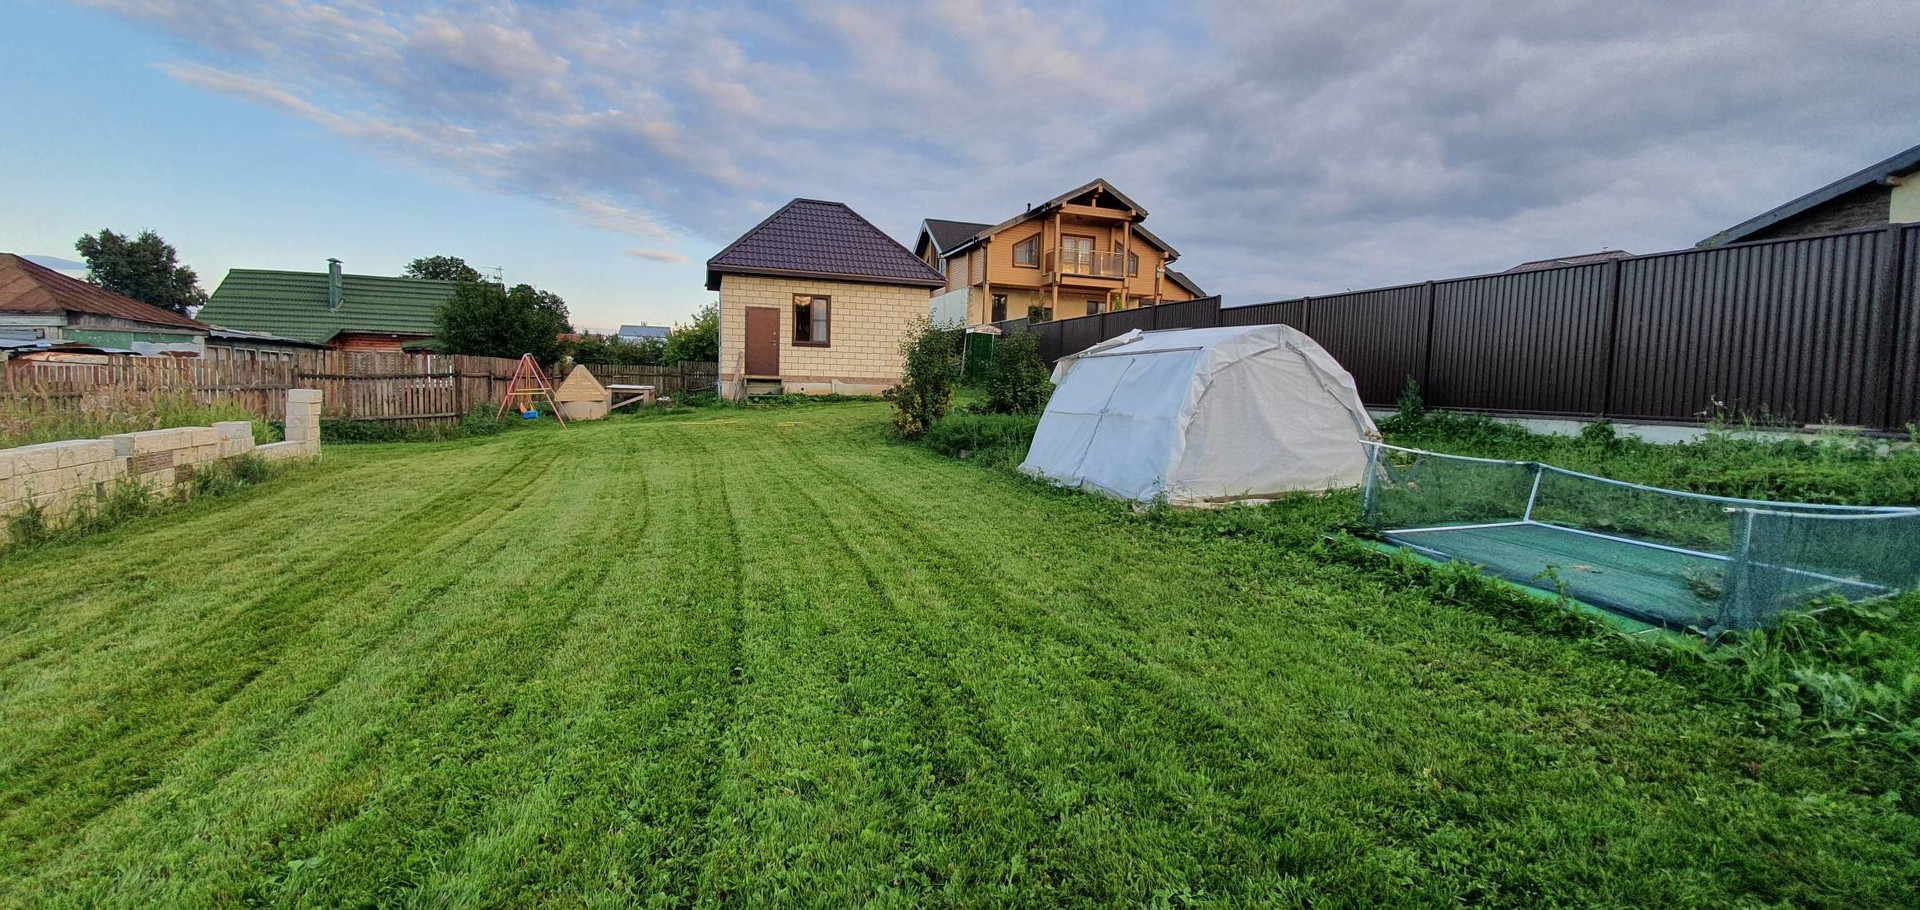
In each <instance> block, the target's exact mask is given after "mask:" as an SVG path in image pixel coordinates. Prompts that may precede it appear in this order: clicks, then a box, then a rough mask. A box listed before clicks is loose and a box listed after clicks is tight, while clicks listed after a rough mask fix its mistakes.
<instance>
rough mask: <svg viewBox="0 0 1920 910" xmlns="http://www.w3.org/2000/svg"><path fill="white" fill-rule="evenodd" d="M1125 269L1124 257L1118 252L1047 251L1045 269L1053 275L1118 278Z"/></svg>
mask: <svg viewBox="0 0 1920 910" xmlns="http://www.w3.org/2000/svg"><path fill="white" fill-rule="evenodd" d="M1125 269H1126V262H1125V257H1124V256H1123V255H1122V254H1120V253H1109V252H1105V251H1102V250H1075V249H1064V250H1048V251H1047V271H1048V272H1051V273H1053V274H1054V275H1085V276H1089V277H1093V278H1119V277H1121V276H1122V275H1123V274H1125Z"/></svg>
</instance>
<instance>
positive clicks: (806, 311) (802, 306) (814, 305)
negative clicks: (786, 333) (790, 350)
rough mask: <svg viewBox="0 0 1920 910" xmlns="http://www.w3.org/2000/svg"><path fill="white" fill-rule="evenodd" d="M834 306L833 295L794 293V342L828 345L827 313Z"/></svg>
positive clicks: (816, 345)
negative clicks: (819, 295)
mask: <svg viewBox="0 0 1920 910" xmlns="http://www.w3.org/2000/svg"><path fill="white" fill-rule="evenodd" d="M832 307H833V298H831V297H817V296H814V295H812V294H795V295H793V343H794V344H805V345H812V346H814V347H822V348H824V347H826V346H827V342H828V337H829V333H828V331H827V313H828V311H829V310H830V309H832Z"/></svg>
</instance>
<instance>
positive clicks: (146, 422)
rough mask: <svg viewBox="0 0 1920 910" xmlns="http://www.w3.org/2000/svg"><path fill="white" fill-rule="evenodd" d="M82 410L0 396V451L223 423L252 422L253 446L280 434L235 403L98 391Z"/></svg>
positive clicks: (29, 398)
mask: <svg viewBox="0 0 1920 910" xmlns="http://www.w3.org/2000/svg"><path fill="white" fill-rule="evenodd" d="M101 394H102V396H105V397H103V398H101V399H100V400H97V401H94V402H92V403H91V404H90V406H89V407H88V409H86V410H78V409H73V408H68V407H64V406H54V405H52V404H51V403H49V402H46V401H43V400H37V399H33V398H31V397H25V396H23V397H19V398H11V399H9V398H0V449H9V448H13V447H15V446H27V445H35V444H38V443H42V442H59V441H61V440H66V439H97V438H99V437H101V436H110V435H113V434H115V433H135V432H139V431H141V430H167V429H172V428H174V427H204V426H208V425H210V424H213V423H216V422H219V421H222V420H250V421H253V440H254V442H256V443H262V444H264V443H269V442H278V441H279V440H280V436H279V433H278V432H277V431H276V430H275V429H274V428H273V427H272V426H270V425H269V424H268V422H267V421H265V420H261V419H260V418H258V417H256V416H254V415H253V414H252V413H250V412H248V411H247V409H245V408H243V407H240V406H239V405H236V404H211V405H206V404H199V403H197V402H195V401H194V400H193V398H192V396H189V395H184V394H180V395H159V396H153V395H145V394H117V395H116V394H115V393H113V392H111V391H108V392H103V393H101Z"/></svg>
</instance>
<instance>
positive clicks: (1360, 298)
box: [1306, 284, 1429, 405]
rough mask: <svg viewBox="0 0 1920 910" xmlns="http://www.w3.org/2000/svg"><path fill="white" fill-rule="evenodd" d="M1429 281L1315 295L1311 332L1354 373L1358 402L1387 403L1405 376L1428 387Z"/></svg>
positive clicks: (1309, 316) (1310, 315) (1397, 394)
mask: <svg viewBox="0 0 1920 910" xmlns="http://www.w3.org/2000/svg"><path fill="white" fill-rule="evenodd" d="M1428 294H1429V289H1428V286H1427V285H1424V284H1415V285H1408V286H1405V287H1397V288H1383V289H1381V290H1377V291H1356V292H1354V293H1351V294H1336V295H1329V296H1326V297H1315V298H1313V300H1312V302H1311V303H1310V304H1309V306H1310V309H1309V312H1308V314H1307V323H1308V328H1307V330H1306V332H1307V334H1308V335H1311V336H1313V340H1314V341H1317V342H1319V343H1320V346H1321V347H1323V348H1326V349H1327V353H1329V354H1332V355H1333V357H1334V359H1335V360H1338V361H1340V365H1341V366H1344V367H1346V368H1347V372H1349V373H1352V374H1353V381H1354V383H1355V384H1356V385H1358V386H1359V387H1360V400H1361V401H1364V402H1366V403H1367V404H1372V405H1388V404H1392V403H1393V402H1394V401H1396V400H1398V399H1399V397H1400V392H1401V391H1402V390H1403V389H1405V388H1406V385H1407V377H1409V376H1411V377H1413V378H1415V379H1418V380H1421V385H1423V386H1424V385H1426V382H1425V379H1426V376H1425V363H1426V349H1427V314H1428V307H1427V299H1428Z"/></svg>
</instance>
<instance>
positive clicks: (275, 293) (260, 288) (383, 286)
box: [200, 269, 459, 341]
mask: <svg viewBox="0 0 1920 910" xmlns="http://www.w3.org/2000/svg"><path fill="white" fill-rule="evenodd" d="M456 287H459V285H458V283H456V282H452V281H432V280H428V279H424V278H394V277H388V276H384V275H342V276H340V308H339V309H337V310H330V309H328V308H327V273H325V272H283V271H274V270H270V269H232V270H230V271H228V272H227V277H226V279H225V280H223V281H221V282H220V286H219V287H217V288H215V289H214V291H213V296H212V297H211V298H210V299H209V300H208V301H207V305H206V306H205V307H204V308H202V309H201V311H200V315H201V317H203V318H205V319H207V320H210V321H212V322H217V323H219V324H221V325H223V326H226V327H228V328H234V329H245V330H247V331H253V332H271V333H273V334H275V335H283V336H285V337H288V338H294V339H298V340H301V341H326V340H327V339H329V338H332V337H333V336H335V335H338V334H339V333H341V332H381V333H386V334H392V335H432V334H433V333H434V321H435V317H436V316H437V315H438V314H439V312H440V306H441V304H444V303H446V301H447V298H448V297H450V296H452V295H453V291H454V288H456Z"/></svg>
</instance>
